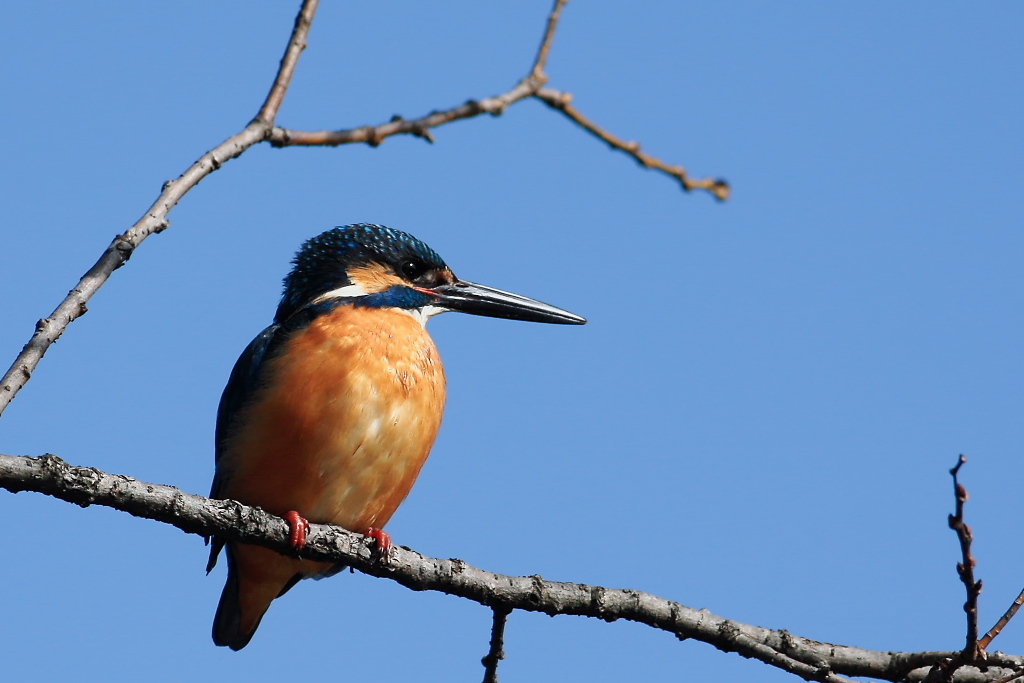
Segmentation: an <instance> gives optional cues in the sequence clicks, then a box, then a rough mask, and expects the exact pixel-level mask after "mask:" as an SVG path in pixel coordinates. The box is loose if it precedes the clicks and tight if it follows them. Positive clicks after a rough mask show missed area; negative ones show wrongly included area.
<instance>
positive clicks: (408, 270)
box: [398, 259, 427, 281]
mask: <svg viewBox="0 0 1024 683" xmlns="http://www.w3.org/2000/svg"><path fill="white" fill-rule="evenodd" d="M398 270H399V272H401V274H402V277H404V278H405V279H406V280H409V281H412V280H415V279H417V278H419V277H420V276H422V275H423V274H424V273H425V272H427V266H426V264H424V263H423V262H422V261H417V260H415V259H408V260H406V261H402V265H400V266H399V267H398Z"/></svg>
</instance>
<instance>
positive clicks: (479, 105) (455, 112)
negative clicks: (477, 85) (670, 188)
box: [269, 0, 730, 201]
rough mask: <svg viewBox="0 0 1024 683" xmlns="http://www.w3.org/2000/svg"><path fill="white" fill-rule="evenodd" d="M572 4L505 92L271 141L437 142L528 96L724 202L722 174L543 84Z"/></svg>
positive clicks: (553, 19)
mask: <svg viewBox="0 0 1024 683" xmlns="http://www.w3.org/2000/svg"><path fill="white" fill-rule="evenodd" d="M567 2H568V0H555V4H554V7H553V8H552V10H551V14H550V15H549V16H548V21H547V27H546V28H545V31H544V37H543V38H542V39H541V43H540V48H539V49H538V51H537V57H536V59H535V60H534V63H533V66H532V67H531V69H530V71H529V73H527V75H526V76H525V77H524V78H523V79H522V80H521V81H519V82H518V83H517V84H516V85H515V87H514V88H512V89H511V90H509V91H508V92H506V93H502V94H501V95H495V96H493V97H488V98H485V99H482V100H469V101H468V102H466V103H465V104H461V105H459V106H456V107H451V108H450V109H445V110H443V111H433V112H431V113H429V114H427V115H426V116H421V117H419V118H417V119H413V120H406V119H404V118H403V117H401V116H397V115H396V116H394V117H392V119H391V120H390V121H388V122H387V123H381V124H378V125H376V126H360V127H358V128H348V129H343V130H318V131H301V130H290V129H288V128H274V130H273V131H271V133H270V138H269V139H270V144H272V145H274V146H275V147H289V146H292V145H303V146H320V145H327V146H337V145H348V144H352V143H362V142H365V143H366V144H368V145H370V146H371V147H376V146H378V145H380V143H382V142H383V141H384V140H386V139H387V138H389V137H391V136H393V135H414V136H416V137H420V138H423V139H424V140H427V141H428V142H433V141H434V137H433V135H432V134H431V132H430V129H432V128H437V127H438V126H442V125H444V124H446V123H451V122H452V121H458V120H460V119H468V118H473V117H474V116H480V115H481V114H491V115H492V116H500V115H501V114H503V113H504V112H505V110H506V109H508V107H510V106H511V105H513V104H515V103H516V102H520V101H522V100H525V99H527V98H529V97H535V98H537V99H539V100H540V101H541V102H544V103H545V104H547V105H548V106H549V107H551V108H552V109H556V110H558V111H560V112H562V113H563V114H565V116H567V117H568V118H569V119H570V120H571V121H573V122H575V123H576V124H577V125H579V126H580V127H581V128H583V129H584V130H586V131H587V132H589V133H591V134H592V135H594V136H596V137H597V138H599V139H600V140H603V141H604V142H606V143H608V145H609V146H611V147H612V149H618V150H621V151H623V152H625V153H626V154H629V155H630V156H631V157H633V159H635V160H636V161H637V163H639V164H640V165H641V166H643V167H645V168H652V169H655V170H657V171H661V172H662V173H665V174H667V175H669V176H672V177H673V178H675V179H676V180H678V181H679V184H680V185H681V186H682V188H683V189H684V190H686V191H687V192H690V191H692V190H706V191H707V192H709V193H711V194H712V195H713V196H714V197H716V198H717V199H719V200H721V201H725V200H726V199H728V198H729V192H730V188H729V184H728V183H727V182H726V181H724V180H722V179H720V178H692V177H691V176H690V174H689V173H688V172H687V170H686V169H685V168H683V167H682V166H673V165H670V164H667V163H665V162H664V161H662V160H660V159H658V158H657V157H654V156H651V155H650V154H647V153H646V152H643V151H641V149H640V143H638V142H627V141H625V140H623V139H621V138H619V137H617V136H615V135H613V134H612V133H609V132H608V131H606V130H604V129H603V128H601V127H600V126H598V125H597V124H596V123H594V122H593V121H591V120H590V119H588V118H587V117H585V116H584V115H583V114H582V113H581V112H580V111H579V110H578V109H576V108H575V107H573V106H572V104H571V101H572V95H570V94H569V93H566V92H562V91H559V90H554V89H551V88H545V87H544V86H545V85H546V84H547V82H548V80H549V78H548V75H547V72H546V71H545V68H546V66H547V61H548V56H549V55H550V53H551V46H552V44H553V42H554V38H555V32H556V31H557V29H558V20H559V19H560V18H561V14H562V8H563V7H565V5H566V3H567Z"/></svg>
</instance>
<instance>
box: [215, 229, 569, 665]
mask: <svg viewBox="0 0 1024 683" xmlns="http://www.w3.org/2000/svg"><path fill="white" fill-rule="evenodd" d="M292 266H293V267H292V270H291V272H290V273H289V274H288V276H287V277H285V279H284V294H283V296H282V297H281V302H280V304H279V305H278V307H277V313H276V314H275V315H274V322H273V324H271V325H270V326H269V327H267V328H266V329H265V330H263V331H262V332H260V334H258V335H257V336H256V338H255V339H253V340H252V342H251V343H250V344H249V346H247V347H246V349H245V351H243V352H242V355H241V356H240V357H239V359H238V361H237V362H236V363H235V366H234V369H233V370H232V371H231V376H230V378H229V380H228V384H227V387H225V389H224V393H223V395H222V396H221V400H220V406H219V408H218V411H217V427H216V473H215V475H214V479H213V489H212V491H211V493H210V497H211V498H218V499H230V500H237V501H239V502H241V503H244V504H246V505H252V506H259V507H261V508H263V509H264V510H267V511H268V512H271V513H273V514H275V515H278V516H281V517H283V518H284V519H285V520H286V521H287V522H288V524H289V527H290V535H289V540H290V543H291V545H292V547H293V548H294V549H295V550H296V551H297V550H300V549H301V548H302V547H303V545H305V542H306V533H307V532H308V529H309V522H311V521H312V522H315V523H317V524H334V525H337V526H341V527H343V528H345V529H348V530H350V531H354V532H357V533H361V534H366V535H367V536H369V537H371V538H373V539H374V540H375V541H376V544H377V552H378V553H379V554H380V556H381V558H382V559H384V560H386V558H387V554H388V551H389V550H390V549H391V538H390V536H388V534H387V533H386V532H385V531H383V528H384V525H385V524H387V522H388V520H389V519H391V516H392V515H393V514H394V513H395V510H397V509H398V506H399V505H400V504H401V503H402V501H403V500H405V497H406V496H407V495H408V494H409V491H410V490H411V489H412V486H413V483H415V481H416V477H417V476H418V475H419V472H420V468H422V467H423V463H424V462H425V461H426V459H427V455H428V454H429V453H430V449H431V447H432V446H433V445H434V439H435V438H436V437H437V432H438V429H439V428H440V426H441V417H442V414H443V412H444V403H445V375H444V368H443V366H442V365H441V358H440V356H439V355H438V351H437V347H436V345H435V344H434V341H433V339H431V337H430V335H429V334H428V333H427V331H426V323H427V320H429V319H430V318H431V317H433V316H435V315H437V314H438V313H444V312H446V311H461V312H463V313H471V314H473V315H483V316H490V317H495V318H509V319H513V320H528V321H533V322H544V323H561V324H570V325H582V324H584V323H585V322H586V320H585V319H584V318H581V317H580V316H578V315H575V314H573V313H569V312H568V311H564V310H562V309H560V308H555V307H554V306H550V305H548V304H545V303H541V302H540V301H536V300H534V299H528V298H526V297H524V296H519V295H518V294H512V293H510V292H505V291H502V290H500V289H494V288H491V287H485V286H483V285H479V284H475V283H472V282H467V281H466V280H460V279H459V278H457V277H455V274H454V273H452V271H451V269H450V268H449V267H448V266H447V265H446V264H445V262H444V261H443V260H442V259H441V257H440V256H438V255H437V253H436V252H435V251H434V250H433V249H431V248H430V247H428V246H427V245H426V244H424V243H423V242H421V241H420V240H418V239H416V238H415V237H413V236H412V235H409V234H408V233H404V232H401V231H400V230H393V229H391V228H387V227H384V226H381V225H373V224H369V223H359V224H355V225H346V226H343V227H338V228H334V229H332V230H328V231H326V232H324V233H322V234H320V235H318V236H316V237H314V238H312V239H310V240H308V241H306V242H305V243H304V244H303V245H302V247H301V248H300V249H299V252H298V253H297V254H296V255H295V258H294V259H293V261H292ZM211 545H212V547H211V551H210V560H209V562H208V564H207V568H206V571H207V573H209V572H210V571H211V570H212V569H213V567H214V565H215V564H216V562H217V556H218V555H219V554H220V551H221V550H222V549H224V548H225V546H226V547H227V561H228V576H227V581H226V583H225V585H224V591H223V592H222V593H221V597H220V603H219V605H218V606H217V613H216V616H215V617H214V621H213V642H214V643H216V644H217V645H223V646H227V647H230V648H231V649H233V650H241V649H242V648H243V647H245V646H246V645H247V644H248V643H249V640H250V639H251V638H252V636H253V634H254V633H255V632H256V629H257V627H258V626H259V624H260V620H261V619H262V618H263V615H264V614H265V613H266V611H267V609H268V608H269V607H270V603H271V602H273V600H274V599H276V598H279V597H281V596H282V595H284V594H285V593H287V592H288V590H289V589H290V588H292V586H294V585H295V584H296V583H298V582H299V581H300V580H302V579H305V578H324V577H327V576H331V575H333V574H336V573H337V572H339V571H341V570H342V569H344V566H338V565H334V564H331V563H325V562H313V561H310V560H301V559H298V558H297V557H287V556H285V555H281V554H278V553H277V552H275V551H273V550H269V549H267V548H262V547H259V546H254V545H246V544H242V543H233V542H226V541H223V540H221V539H218V538H214V539H213V541H212V544H211Z"/></svg>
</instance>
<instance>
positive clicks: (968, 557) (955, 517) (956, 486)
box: [949, 455, 981, 661]
mask: <svg viewBox="0 0 1024 683" xmlns="http://www.w3.org/2000/svg"><path fill="white" fill-rule="evenodd" d="M965 462H967V458H966V457H965V456H963V455H961V456H960V457H959V458H958V459H957V462H956V467H954V468H953V469H951V470H950V471H949V473H950V474H951V475H952V476H953V495H954V496H955V497H956V508H955V512H954V513H953V514H952V515H950V516H949V528H950V529H952V530H953V531H955V532H956V536H957V539H959V541H960V562H958V563H957V565H956V572H957V574H959V575H960V580H961V581H962V582H963V584H964V588H965V589H966V590H967V601H966V602H965V603H964V612H965V613H966V614H967V640H966V643H965V644H964V658H965V659H966V660H967V661H974V660H975V659H977V658H978V657H979V656H980V655H981V651H980V648H979V647H978V596H979V595H980V594H981V581H976V580H975V578H974V567H975V565H976V564H977V562H976V561H975V559H974V556H973V555H972V554H971V542H972V541H973V540H974V537H973V536H972V535H971V527H969V526H967V524H966V523H965V522H964V503H966V502H967V497H968V496H967V489H965V488H964V487H963V486H962V485H961V484H960V481H959V480H958V478H957V475H959V473H960V468H961V467H963V465H964V463H965Z"/></svg>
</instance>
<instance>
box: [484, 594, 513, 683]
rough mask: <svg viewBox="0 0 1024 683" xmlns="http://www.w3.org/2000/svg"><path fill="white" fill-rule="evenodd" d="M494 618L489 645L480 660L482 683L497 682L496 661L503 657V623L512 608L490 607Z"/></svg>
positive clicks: (506, 621) (506, 620) (505, 621)
mask: <svg viewBox="0 0 1024 683" xmlns="http://www.w3.org/2000/svg"><path fill="white" fill-rule="evenodd" d="M491 609H492V611H493V612H494V618H493V619H492V621H491V645H490V649H488V651H487V655H486V656H484V658H483V659H481V660H480V663H481V664H483V665H484V683H498V663H499V662H500V661H501V660H503V659H505V624H506V623H508V615H510V614H512V610H510V609H507V608H505V607H492V608H491Z"/></svg>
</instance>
